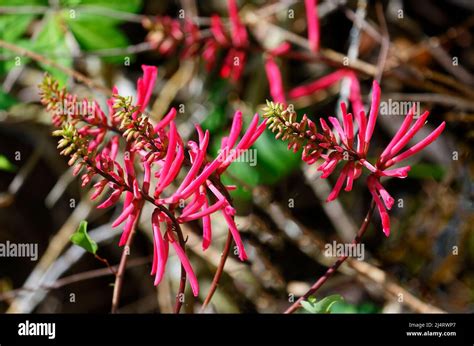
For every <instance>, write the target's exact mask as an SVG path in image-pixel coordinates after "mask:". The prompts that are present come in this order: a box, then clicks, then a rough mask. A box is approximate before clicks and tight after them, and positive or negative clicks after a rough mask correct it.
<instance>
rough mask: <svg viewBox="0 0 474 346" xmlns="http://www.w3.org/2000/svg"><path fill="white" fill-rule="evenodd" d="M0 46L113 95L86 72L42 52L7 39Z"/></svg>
mask: <svg viewBox="0 0 474 346" xmlns="http://www.w3.org/2000/svg"><path fill="white" fill-rule="evenodd" d="M0 47H3V48H5V49H8V50H11V51H13V52H15V53H18V54H19V55H25V56H27V57H29V58H30V59H33V60H35V61H37V62H39V63H42V64H45V65H49V66H51V67H54V68H56V69H58V70H60V71H61V72H64V73H65V74H67V75H68V76H71V77H73V78H75V79H76V80H78V81H79V82H82V83H84V84H85V85H87V86H88V87H90V88H93V89H96V90H98V91H100V92H102V93H104V94H106V95H110V96H111V95H112V92H111V91H110V90H109V89H108V88H106V87H104V86H103V85H100V84H97V83H96V82H94V81H93V80H92V79H90V78H89V77H87V76H85V75H84V74H82V73H80V72H78V71H76V70H73V69H72V68H69V67H65V66H63V65H61V64H58V63H57V62H55V61H53V60H50V59H48V58H46V57H44V56H43V55H41V54H38V53H35V52H33V51H31V50H28V49H25V48H22V47H18V46H16V45H14V44H12V43H9V42H6V41H4V40H1V39H0Z"/></svg>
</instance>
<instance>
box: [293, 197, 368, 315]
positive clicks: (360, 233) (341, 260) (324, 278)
mask: <svg viewBox="0 0 474 346" xmlns="http://www.w3.org/2000/svg"><path fill="white" fill-rule="evenodd" d="M374 209H375V202H374V201H373V200H372V202H371V204H370V208H369V211H368V212H367V215H366V216H365V218H364V221H363V222H362V225H361V226H360V229H359V231H358V232H357V235H356V237H355V238H354V240H353V241H352V244H354V245H355V244H358V243H360V241H361V239H362V236H363V235H364V233H365V231H366V230H367V228H368V226H369V222H370V219H371V218H372V214H373V212H374ZM348 257H349V256H347V255H344V256H341V257H339V258H338V260H337V261H336V263H334V264H333V265H332V266H331V267H330V268H329V269H328V270H327V271H326V273H325V274H324V275H323V276H321V277H320V278H319V279H318V280H317V281H316V282H315V283H314V284H313V285H312V286H311V288H310V289H309V290H308V292H306V293H305V294H304V295H303V296H302V297H300V298H299V299H298V300H297V301H296V302H294V303H293V304H292V305H291V306H290V307H289V308H288V309H287V310H286V311H285V314H291V313H293V312H295V311H296V310H298V308H299V307H300V304H301V302H302V301H303V300H306V299H308V297H309V296H311V295H313V294H314V293H315V292H316V291H317V290H318V289H319V288H320V287H321V286H322V285H324V283H325V282H326V281H327V280H328V279H329V278H330V277H331V276H332V275H333V274H334V273H335V272H336V271H337V268H339V266H340V265H341V264H342V263H344V262H345V260H346V259H347V258H348Z"/></svg>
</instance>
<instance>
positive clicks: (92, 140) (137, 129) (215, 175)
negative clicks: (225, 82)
mask: <svg viewBox="0 0 474 346" xmlns="http://www.w3.org/2000/svg"><path fill="white" fill-rule="evenodd" d="M235 5H236V4H235V2H234V1H230V2H229V6H230V11H231V12H232V17H233V30H234V31H235V32H236V34H237V33H238V34H239V35H240V41H239V44H244V43H245V40H246V37H247V36H246V33H245V34H244V31H245V28H244V27H243V26H242V25H241V24H239V23H240V22H237V18H236V17H235V16H236V7H235ZM142 69H143V77H142V78H140V79H139V80H138V82H137V98H136V102H133V100H132V98H130V97H128V98H127V97H122V96H119V95H118V94H117V90H116V89H115V88H114V95H113V97H112V98H111V99H109V100H108V102H107V105H108V107H109V112H110V114H109V117H107V116H105V114H104V113H103V112H102V111H101V110H100V108H99V106H98V105H97V104H95V105H94V107H95V108H94V112H93V113H92V115H90V116H87V117H81V116H80V115H79V114H71V115H69V114H62V113H60V109H59V107H58V103H59V102H60V101H61V102H62V101H64V100H69V101H71V100H73V101H74V102H75V101H76V98H75V97H74V96H71V95H69V94H67V93H66V92H65V91H64V90H62V91H60V90H59V89H58V86H57V83H56V84H54V83H52V82H51V81H50V80H49V79H48V80H46V82H45V83H44V86H42V88H43V90H44V91H43V94H42V102H43V103H44V104H45V105H48V107H49V109H50V110H51V111H53V114H54V115H53V120H54V123H55V124H57V125H58V126H62V130H58V131H55V133H57V135H61V136H62V137H63V139H62V140H61V141H60V145H59V147H60V148H62V149H63V151H62V154H64V155H71V156H72V157H71V159H70V161H69V163H70V164H71V165H74V164H76V166H75V167H74V173H75V174H79V172H80V171H81V170H82V169H84V168H85V169H86V172H85V173H84V174H83V175H82V176H81V179H82V184H83V186H84V185H86V184H87V183H89V182H91V181H92V179H93V178H94V177H99V181H98V182H96V183H95V184H94V192H93V194H92V196H91V199H96V198H98V197H99V196H100V195H101V194H102V193H104V191H105V190H106V187H109V189H110V192H108V196H107V197H106V198H105V199H104V200H103V201H102V203H100V204H99V206H98V208H109V207H112V206H114V205H117V204H118V203H119V201H120V200H121V198H122V197H123V207H122V210H121V212H120V214H119V216H118V217H117V218H116V219H115V220H114V221H113V222H112V227H119V226H120V227H123V232H122V235H121V237H120V242H119V246H124V245H125V244H127V242H128V241H129V239H130V235H131V234H132V232H133V231H134V229H135V228H136V225H137V224H138V221H139V218H140V215H141V211H142V209H143V207H144V204H145V203H152V204H153V205H154V207H155V210H154V212H153V214H152V216H151V225H152V231H153V253H154V255H153V264H152V271H151V274H152V275H154V276H155V280H154V283H155V285H158V284H159V283H160V281H161V280H162V278H163V275H164V271H165V267H166V263H167V259H168V251H169V245H170V244H171V246H172V248H173V249H174V251H175V253H176V254H177V256H178V258H179V260H180V262H181V264H182V266H183V268H184V269H185V271H186V273H187V277H188V278H189V282H190V285H191V288H192V291H193V294H194V295H197V294H198V293H199V285H198V280H197V278H196V275H195V273H194V271H193V268H192V266H191V263H190V261H189V258H188V257H187V255H186V251H185V241H184V237H183V235H182V231H181V227H180V225H181V224H183V223H186V222H190V221H199V220H202V228H203V241H202V247H203V249H204V250H205V249H207V248H208V247H209V246H210V244H211V241H212V229H211V216H212V215H214V214H215V213H218V212H221V213H222V215H223V217H224V220H225V221H226V223H227V226H228V229H229V232H230V233H231V234H232V237H233V238H234V240H235V243H236V246H237V248H238V252H239V254H238V255H239V258H240V259H241V260H245V259H247V254H246V252H245V248H244V244H243V242H242V239H241V237H240V234H239V231H238V229H237V226H236V224H235V221H234V215H235V209H234V208H233V206H232V205H231V202H230V200H229V194H228V191H230V190H232V188H233V187H232V186H225V185H224V184H223V183H222V182H221V175H222V174H223V173H224V172H225V171H226V169H227V168H228V167H229V165H230V164H231V163H232V162H233V161H234V160H236V159H237V158H238V157H239V156H240V155H241V154H242V153H243V152H244V151H245V150H248V149H249V148H250V147H251V146H252V145H253V144H254V143H255V141H256V140H257V139H258V137H259V136H260V135H261V134H262V132H263V131H264V130H265V121H263V122H260V123H259V116H258V114H256V115H255V116H254V117H253V119H252V121H251V122H250V125H249V127H248V128H247V130H246V131H245V132H244V133H243V134H242V135H241V132H242V125H243V117H242V113H241V112H240V111H237V112H236V113H235V115H234V119H233V121H232V126H231V129H230V133H229V135H228V136H227V137H224V138H223V139H222V143H221V150H220V152H219V154H218V155H217V157H216V158H214V159H213V160H210V161H208V159H207V149H208V146H209V143H210V135H209V131H203V130H202V129H201V128H200V126H199V125H196V130H197V134H198V140H197V141H193V140H190V141H188V143H186V144H185V143H184V141H183V139H182V138H181V136H180V134H179V132H178V130H177V126H176V124H175V122H174V119H175V117H176V110H175V109H171V110H170V112H169V113H168V114H167V115H166V116H165V117H164V118H163V119H162V120H161V121H160V122H159V123H157V124H152V123H151V122H150V120H149V118H148V117H147V116H146V115H145V114H144V111H145V109H146V107H147V106H148V103H149V102H150V99H151V95H152V92H153V88H154V86H155V82H156V78H157V68H156V67H154V66H145V65H144V66H142ZM232 73H235V71H233V72H232ZM76 127H78V128H77V129H76ZM110 129H113V130H114V132H119V133H121V136H117V135H114V136H107V134H108V133H107V132H108V131H109V130H110ZM120 138H122V139H125V142H126V145H125V153H124V155H123V162H122V163H119V162H118V161H117V153H118V148H119V140H120ZM71 144H73V146H71ZM79 159H81V160H80V162H79V163H76V161H78V160H79ZM183 170H184V171H185V172H186V173H185V174H181V175H180V172H182V171H183ZM142 173H143V174H142ZM140 176H141V177H140ZM182 176H183V177H184V178H182V179H181V178H180V177H182ZM178 179H179V181H178ZM150 190H152V191H150ZM150 193H151V195H150ZM211 201H212V202H211ZM160 226H163V227H160ZM162 228H163V229H165V231H164V233H163V230H162Z"/></svg>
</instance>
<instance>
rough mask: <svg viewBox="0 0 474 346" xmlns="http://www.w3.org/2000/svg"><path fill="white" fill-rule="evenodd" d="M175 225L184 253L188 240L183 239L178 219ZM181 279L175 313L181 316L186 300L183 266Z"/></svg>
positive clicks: (174, 220) (182, 267) (174, 221)
mask: <svg viewBox="0 0 474 346" xmlns="http://www.w3.org/2000/svg"><path fill="white" fill-rule="evenodd" d="M172 221H173V223H174V227H175V230H176V234H177V235H178V241H179V245H180V246H181V247H182V248H183V251H186V240H185V239H184V237H183V232H182V231H181V227H180V226H179V223H178V222H177V221H176V219H172ZM180 276H181V277H180V279H179V289H178V294H177V295H176V304H175V306H174V312H175V314H179V311H180V310H181V307H182V306H183V300H184V290H185V289H186V270H185V269H184V266H183V265H182V264H181V275H180Z"/></svg>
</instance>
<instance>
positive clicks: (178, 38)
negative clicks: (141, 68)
mask: <svg viewBox="0 0 474 346" xmlns="http://www.w3.org/2000/svg"><path fill="white" fill-rule="evenodd" d="M227 5H228V11H229V19H230V28H227V27H225V26H224V24H223V23H222V20H221V18H220V17H219V16H218V15H212V16H211V24H210V30H209V31H210V34H211V35H209V34H203V32H202V31H201V30H200V29H199V27H198V26H197V25H196V24H195V22H193V21H192V19H188V18H186V19H184V20H183V21H180V20H178V19H174V18H171V17H168V16H164V17H156V18H155V19H150V18H146V19H145V20H144V21H143V26H144V27H145V28H146V29H147V30H148V31H149V33H148V35H147V41H148V42H151V43H152V44H153V45H154V46H155V47H156V49H157V50H158V51H159V52H160V53H161V54H163V55H169V54H172V53H174V52H175V51H176V50H177V49H178V47H183V48H182V51H181V56H182V58H188V57H193V56H196V55H199V54H200V55H201V56H202V58H203V59H204V60H205V61H206V67H207V69H208V70H211V69H213V68H214V66H215V65H216V60H217V57H218V55H219V52H220V51H226V55H225V57H224V61H223V64H222V66H221V68H220V75H221V77H222V78H231V79H232V80H234V81H236V80H239V79H240V76H241V75H242V72H243V69H244V66H245V60H246V56H247V54H246V49H247V47H248V45H249V39H248V34H247V29H246V27H245V25H244V24H243V23H242V21H241V20H240V17H239V13H238V8H237V3H236V1H235V0H227Z"/></svg>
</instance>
